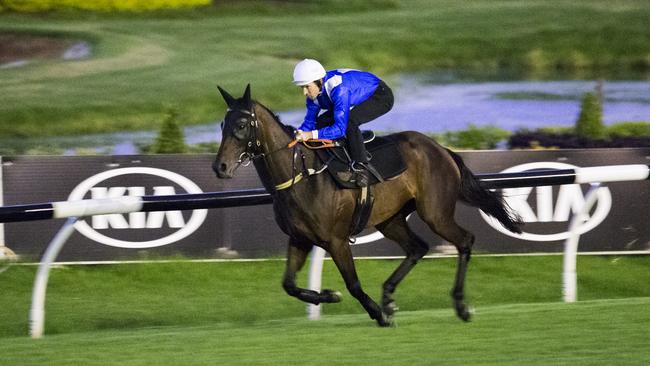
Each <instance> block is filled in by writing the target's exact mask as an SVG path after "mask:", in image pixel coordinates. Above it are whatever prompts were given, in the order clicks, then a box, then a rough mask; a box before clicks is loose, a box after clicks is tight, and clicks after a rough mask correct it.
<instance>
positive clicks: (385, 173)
mask: <svg viewBox="0 0 650 366" xmlns="http://www.w3.org/2000/svg"><path fill="white" fill-rule="evenodd" d="M362 135H363V140H364V143H365V146H366V151H367V153H368V155H369V159H368V165H369V167H370V169H369V172H370V174H369V182H368V185H374V184H377V183H379V182H381V181H384V180H390V179H392V178H395V177H397V176H399V175H400V174H402V173H403V172H404V171H405V170H406V164H404V161H403V160H402V155H401V154H400V151H399V149H398V148H397V144H395V142H393V141H392V140H390V139H388V138H385V137H381V136H376V135H375V133H374V132H373V131H362ZM334 143H335V147H331V148H327V149H319V150H316V153H317V155H318V157H319V158H320V160H321V161H322V162H323V164H326V165H327V171H328V173H329V174H330V175H331V176H332V178H333V179H334V181H335V182H336V185H337V186H338V187H339V188H343V189H358V188H359V187H357V185H356V184H355V182H354V181H353V180H352V178H353V177H354V172H353V171H352V170H351V168H350V164H351V163H352V159H351V158H350V154H349V153H348V151H347V149H346V147H345V146H346V142H345V139H344V138H343V139H338V140H335V141H334Z"/></svg>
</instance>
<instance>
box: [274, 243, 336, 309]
mask: <svg viewBox="0 0 650 366" xmlns="http://www.w3.org/2000/svg"><path fill="white" fill-rule="evenodd" d="M312 247H313V245H311V244H304V243H301V242H299V241H297V240H294V239H290V240H289V251H288V253H287V265H286V269H285V271H284V279H283V280H282V287H283V288H284V290H285V291H286V292H287V294H289V295H291V296H294V297H296V298H298V299H300V300H302V301H304V302H308V303H310V304H314V305H318V304H320V303H334V302H339V301H341V294H340V293H339V292H336V291H332V290H322V291H321V292H320V293H319V292H316V291H313V290H309V289H304V288H300V287H298V286H296V274H297V273H298V272H299V271H300V269H301V268H302V267H303V266H304V264H305V261H306V259H307V255H309V252H310V251H311V249H312Z"/></svg>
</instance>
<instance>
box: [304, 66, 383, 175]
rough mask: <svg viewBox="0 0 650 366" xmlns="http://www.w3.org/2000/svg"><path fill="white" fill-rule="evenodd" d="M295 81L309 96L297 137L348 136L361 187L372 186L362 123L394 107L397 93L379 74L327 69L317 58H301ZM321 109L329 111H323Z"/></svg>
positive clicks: (306, 138)
mask: <svg viewBox="0 0 650 366" xmlns="http://www.w3.org/2000/svg"><path fill="white" fill-rule="evenodd" d="M293 83H294V84H296V85H297V86H300V87H301V88H302V91H303V94H304V95H305V96H306V97H307V98H306V99H307V114H306V115H305V119H304V122H303V123H302V124H301V125H300V127H298V131H297V132H296V139H297V140H298V141H306V140H309V139H319V138H321V139H330V140H333V139H338V138H341V137H346V138H347V141H348V147H349V150H350V155H351V159H352V164H351V168H352V170H353V171H354V172H355V178H354V179H355V181H356V184H357V186H359V187H365V186H367V185H368V172H367V164H368V156H367V153H366V149H365V147H364V144H363V137H362V136H361V131H360V129H359V126H360V125H361V124H363V123H366V122H369V121H372V120H374V119H375V118H377V117H379V116H381V115H383V114H385V113H387V112H388V111H390V109H391V108H392V107H393V100H394V99H393V92H392V91H391V89H390V88H389V87H388V85H386V83H384V82H383V81H382V80H380V79H379V78H378V77H377V76H375V75H373V74H371V73H369V72H365V71H359V70H350V69H337V70H330V71H325V68H323V66H322V65H321V64H320V63H319V62H318V61H316V60H312V59H305V60H302V61H300V62H299V63H298V64H297V65H296V67H295V69H294V70H293ZM321 110H325V112H323V113H320V112H321Z"/></svg>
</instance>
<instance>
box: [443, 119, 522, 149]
mask: <svg viewBox="0 0 650 366" xmlns="http://www.w3.org/2000/svg"><path fill="white" fill-rule="evenodd" d="M508 136H510V132H508V131H506V130H504V129H501V128H498V127H496V126H491V125H488V126H483V127H477V126H476V125H474V124H470V125H469V128H468V129H466V130H460V131H445V132H444V133H442V134H441V135H435V136H434V138H435V139H436V140H437V141H438V142H440V143H441V144H443V145H445V146H449V147H453V148H457V149H475V150H489V149H494V148H496V147H497V144H498V143H499V142H500V141H503V140H505V139H507V138H508Z"/></svg>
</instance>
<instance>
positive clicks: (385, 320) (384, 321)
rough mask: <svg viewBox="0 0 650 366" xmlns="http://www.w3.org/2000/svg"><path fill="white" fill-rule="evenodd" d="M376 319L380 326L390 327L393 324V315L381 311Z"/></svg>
mask: <svg viewBox="0 0 650 366" xmlns="http://www.w3.org/2000/svg"><path fill="white" fill-rule="evenodd" d="M376 320H377V325H379V326H380V327H382V328H386V327H392V326H393V325H394V323H393V317H392V316H391V315H387V314H385V313H383V312H382V313H381V316H380V317H379V318H378V319H376Z"/></svg>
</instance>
